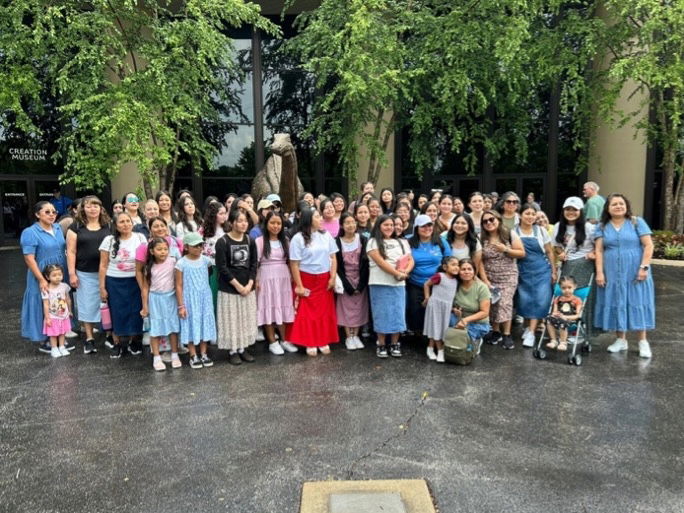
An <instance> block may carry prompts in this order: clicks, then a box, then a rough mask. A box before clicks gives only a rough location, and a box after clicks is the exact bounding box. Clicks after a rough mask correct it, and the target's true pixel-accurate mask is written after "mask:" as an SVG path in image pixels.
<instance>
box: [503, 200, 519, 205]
mask: <svg viewBox="0 0 684 513" xmlns="http://www.w3.org/2000/svg"><path fill="white" fill-rule="evenodd" d="M504 203H513V204H515V203H520V200H506V201H504Z"/></svg>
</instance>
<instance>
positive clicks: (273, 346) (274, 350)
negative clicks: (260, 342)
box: [268, 342, 285, 355]
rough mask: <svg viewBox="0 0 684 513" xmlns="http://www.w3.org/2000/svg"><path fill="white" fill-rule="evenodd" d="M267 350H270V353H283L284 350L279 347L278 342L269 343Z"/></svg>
mask: <svg viewBox="0 0 684 513" xmlns="http://www.w3.org/2000/svg"><path fill="white" fill-rule="evenodd" d="M268 350H269V351H271V353H272V354H277V355H282V354H285V351H283V348H282V347H280V343H279V342H273V344H269V345H268Z"/></svg>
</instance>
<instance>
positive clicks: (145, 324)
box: [143, 315, 150, 333]
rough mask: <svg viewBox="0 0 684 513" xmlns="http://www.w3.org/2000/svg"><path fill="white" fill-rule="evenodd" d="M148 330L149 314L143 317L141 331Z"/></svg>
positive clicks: (145, 331)
mask: <svg viewBox="0 0 684 513" xmlns="http://www.w3.org/2000/svg"><path fill="white" fill-rule="evenodd" d="M148 331H150V316H149V315H148V316H147V317H143V333H147V332H148Z"/></svg>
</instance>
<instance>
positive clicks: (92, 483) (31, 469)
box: [0, 251, 684, 513]
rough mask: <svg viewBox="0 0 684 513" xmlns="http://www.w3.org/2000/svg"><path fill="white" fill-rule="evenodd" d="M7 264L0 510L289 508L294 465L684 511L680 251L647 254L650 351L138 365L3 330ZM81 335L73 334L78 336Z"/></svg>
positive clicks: (493, 350)
mask: <svg viewBox="0 0 684 513" xmlns="http://www.w3.org/2000/svg"><path fill="white" fill-rule="evenodd" d="M24 272H25V271H24V267H23V264H22V262H21V256H20V255H19V252H18V251H4V252H0V290H2V291H3V294H2V295H0V312H2V314H1V315H0V462H1V464H0V512H12V513H14V512H17V513H18V512H32V513H33V512H69V513H76V512H84V513H86V512H87V513H94V512H146V513H155V512H159V513H162V512H164V513H171V512H183V513H185V512H187V511H201V512H214V511H226V512H231V513H240V512H278V513H286V512H287V513H289V512H292V513H296V512H297V511H299V499H300V491H301V485H302V483H303V482H304V481H310V480H313V481H319V480H326V479H340V480H345V479H400V478H425V479H427V480H428V482H429V483H430V486H431V489H432V492H433V493H434V496H435V498H436V501H437V504H438V506H439V508H440V511H441V512H443V513H455V512H478V513H483V512H502V511H507V512H544V513H546V512H549V511H553V512H559V513H560V512H578V513H580V512H581V513H584V512H601V513H610V512H615V513H625V512H657V513H670V512H673V513H674V512H682V511H684V480H683V479H682V475H684V472H683V471H684V462H683V452H682V448H683V447H684V439H683V438H684V437H683V435H682V432H683V429H682V427H683V422H682V421H683V418H684V413H683V412H684V387H683V385H682V375H683V372H682V371H684V358H683V357H684V343H683V342H682V336H681V334H680V329H681V328H680V326H681V321H680V319H679V316H681V312H682V305H684V301H683V299H684V268H664V267H659V268H656V270H655V278H656V287H657V302H658V303H657V306H658V321H657V325H658V329H657V331H656V332H655V333H653V335H652V338H651V341H652V347H653V353H654V357H653V359H652V360H651V361H646V360H642V359H640V358H639V357H638V355H637V354H636V352H635V350H636V341H635V340H634V339H633V338H631V339H630V343H631V346H632V347H631V348H630V351H629V352H628V353H627V354H624V353H623V354H617V355H611V354H608V353H607V352H606V351H605V347H606V346H607V345H608V344H609V343H610V342H611V337H610V336H608V335H604V336H602V337H600V338H598V339H596V340H595V341H594V344H595V347H594V352H593V353H592V354H591V355H589V356H588V357H587V358H586V359H585V361H584V364H583V365H582V366H581V367H574V366H570V365H568V364H567V363H566V359H565V358H562V357H561V358H553V356H554V355H552V357H551V358H550V359H549V360H548V361H538V360H535V359H534V358H533V357H532V354H531V351H530V350H523V349H522V348H521V347H520V344H519V343H517V345H516V349H515V350H514V351H504V350H503V349H501V348H500V347H491V346H488V347H485V348H484V350H483V354H482V356H481V358H479V359H478V360H477V361H476V362H475V363H474V364H473V365H471V366H470V367H457V366H451V365H439V364H436V363H428V361H427V359H426V358H425V357H424V355H423V352H422V351H423V349H422V347H417V346H414V347H409V348H408V349H407V351H406V353H407V354H406V355H405V356H404V357H403V358H401V359H387V360H383V361H381V360H379V359H377V358H376V357H375V356H374V353H373V351H371V350H370V348H368V349H366V350H365V351H363V352H359V351H356V352H348V351H347V350H345V349H344V348H343V347H342V346H341V345H338V346H337V347H335V348H334V350H333V354H332V355H330V356H328V357H323V356H319V357H317V358H315V359H312V358H308V357H306V356H305V355H303V354H296V355H285V356H273V355H270V354H269V353H267V351H266V349H265V347H264V345H263V343H262V344H257V346H256V349H255V354H256V356H257V362H256V363H255V364H249V365H248V364H243V365H242V366H240V367H232V366H230V365H228V363H227V354H225V353H224V352H218V351H216V352H214V356H215V357H216V364H215V365H214V367H213V368H211V369H203V370H193V369H190V368H189V367H188V366H184V367H183V368H182V369H180V370H174V371H171V370H168V371H167V372H166V373H155V372H154V371H153V370H152V368H151V359H150V358H149V357H134V356H129V357H126V358H123V359H121V360H118V361H117V360H110V359H109V357H108V351H107V350H106V349H105V348H104V346H103V345H102V343H101V342H99V345H98V348H99V349H100V351H99V353H98V354H96V355H84V354H82V352H80V351H79V352H77V353H76V354H74V355H72V356H70V357H68V358H60V359H57V360H52V359H51V358H50V357H49V356H48V355H44V354H41V353H38V352H37V350H36V349H35V347H32V346H31V345H30V344H29V343H27V342H24V341H22V340H20V339H19V313H20V306H21V294H22V292H23V286H24ZM80 347H81V346H80V345H79V350H80Z"/></svg>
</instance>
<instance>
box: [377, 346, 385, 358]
mask: <svg viewBox="0 0 684 513" xmlns="http://www.w3.org/2000/svg"><path fill="white" fill-rule="evenodd" d="M375 354H376V355H377V357H378V358H387V356H388V354H387V346H378V347H377V348H376V349H375Z"/></svg>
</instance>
